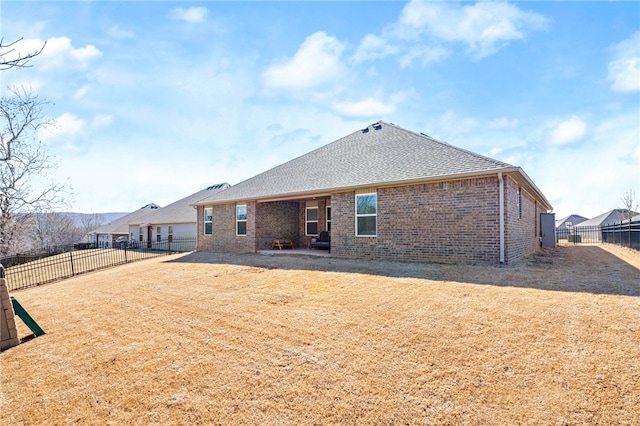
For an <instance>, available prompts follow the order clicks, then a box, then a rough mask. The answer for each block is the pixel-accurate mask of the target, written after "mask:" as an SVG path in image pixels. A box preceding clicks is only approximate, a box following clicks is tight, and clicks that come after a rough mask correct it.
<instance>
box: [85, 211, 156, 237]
mask: <svg viewBox="0 0 640 426" xmlns="http://www.w3.org/2000/svg"><path fill="white" fill-rule="evenodd" d="M159 208H160V206H159V205H157V204H154V203H150V204H147V205H146V206H144V207H142V208H140V209H138V210H135V211H133V212H131V213H129V214H127V215H124V216H122V217H120V218H118V219H116V220H114V221H112V222H109V223H107V224H106V225H102V226H100V227H98V228H96V229H94V230H93V231H91V232H90V233H91V234H124V235H129V222H130V221H135V220H137V218H139V217H142V216H146V215H147V214H149V212H150V211H153V210H157V209H159Z"/></svg>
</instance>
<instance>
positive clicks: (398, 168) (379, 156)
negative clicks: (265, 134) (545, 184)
mask: <svg viewBox="0 0 640 426" xmlns="http://www.w3.org/2000/svg"><path fill="white" fill-rule="evenodd" d="M498 172H505V173H508V172H514V173H519V174H520V175H521V176H522V177H523V178H524V181H526V183H527V185H528V186H529V188H532V190H533V191H534V192H535V193H536V195H537V196H538V197H539V198H540V199H541V200H542V202H543V204H545V207H547V208H548V209H550V208H551V205H550V204H549V202H548V201H547V200H546V198H545V197H544V195H543V194H542V193H541V192H540V191H539V190H538V188H537V187H536V186H535V185H534V184H533V182H531V180H530V179H529V178H528V176H527V175H526V174H525V173H524V172H523V171H522V169H520V168H519V167H514V166H511V165H510V164H507V163H503V162H501V161H497V160H494V159H491V158H488V157H485V156H482V155H479V154H476V153H473V152H471V151H467V150H464V149H461V148H457V147H455V146H452V145H449V144H447V143H444V142H440V141H437V140H435V139H433V138H431V137H429V136H427V135H424V134H421V133H414V132H412V131H409V130H405V129H402V128H400V127H398V126H396V125H393V124H389V123H385V122H382V121H379V122H377V123H374V124H373V125H371V126H368V127H366V128H365V129H362V130H358V131H356V132H354V133H352V134H350V135H348V136H345V137H343V138H341V139H338V140H337V141H335V142H332V143H330V144H328V145H324V146H322V147H320V148H318V149H316V150H314V151H311V152H309V153H307V154H305V155H302V156H300V157H298V158H295V159H293V160H291V161H288V162H286V163H284V164H282V165H280V166H277V167H275V168H273V169H270V170H267V171H266V172H264V173H261V174H259V175H257V176H254V177H252V178H250V179H248V180H245V181H244V182H241V183H239V184H237V185H234V186H232V187H231V188H229V189H227V190H226V191H223V192H220V193H218V194H214V195H212V196H210V197H207V198H205V199H203V200H201V201H200V202H198V203H195V205H205V204H216V203H224V202H231V201H239V200H269V199H286V198H294V197H304V196H305V195H316V194H323V193H327V194H328V193H330V192H335V191H336V190H350V189H356V188H365V187H368V186H381V185H401V184H409V183H414V182H416V183H417V182H425V181H436V180H444V179H451V178H461V177H472V176H479V175H483V174H485V175H486V174H488V173H498Z"/></svg>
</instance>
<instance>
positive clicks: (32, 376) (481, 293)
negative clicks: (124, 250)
mask: <svg viewBox="0 0 640 426" xmlns="http://www.w3.org/2000/svg"><path fill="white" fill-rule="evenodd" d="M12 295H13V296H15V297H16V298H17V299H18V300H19V301H20V302H21V304H22V305H23V306H24V307H25V308H26V309H27V310H28V311H29V312H30V313H31V315H32V316H33V317H34V318H35V319H36V320H37V321H38V323H39V324H40V325H41V326H42V327H43V328H44V329H45V331H46V332H47V334H46V335H44V336H41V337H37V338H34V339H31V340H29V341H27V342H24V343H23V344H21V345H19V346H17V347H15V348H12V349H10V350H7V351H5V352H3V353H2V354H0V368H1V370H2V371H1V379H0V385H1V389H0V413H1V416H2V420H1V422H2V423H3V424H10V425H19V424H29V425H30V424H67V423H79V424H100V425H102V424H141V425H146V424H162V425H165V424H240V425H242V424H260V425H298V424H385V425H388V424H438V425H440V424H456V425H459V424H473V425H475V424H496V425H501V424H504V425H513V424H535V425H539V424H540V425H577V424H580V425H582V424H589V425H591V424H593V425H595V424H601V425H613V424H616V425H624V424H627V425H634V424H635V425H637V424H640V362H639V360H640V330H639V327H640V254H638V253H637V252H632V251H629V250H621V249H616V248H606V249H605V248H601V247H576V246H572V247H559V248H557V249H553V250H546V251H543V252H541V253H540V254H538V255H536V256H534V257H531V258H529V259H527V260H526V261H523V262H521V263H520V264H517V265H508V266H495V267H483V266H475V267H460V266H451V265H433V264H412V263H399V262H397V263H393V262H372V261H346V260H338V259H332V258H312V257H307V256H305V257H295V256H290V255H288V256H287V255H285V256H264V255H236V256H231V255H213V254H207V253H194V254H189V255H175V256H170V257H163V258H159V259H153V260H147V261H141V262H138V263H132V264H127V265H123V266H120V267H117V268H113V269H109V270H106V271H102V272H96V273H91V274H87V275H82V276H78V277H75V278H72V279H68V280H65V281H62V282H58V283H55V284H50V285H46V286H41V287H37V288H31V289H28V290H23V291H15V292H13V293H12ZM19 327H20V329H19V331H20V334H21V336H23V337H24V336H27V335H28V334H29V330H28V329H27V328H26V327H25V326H24V325H23V324H22V323H21V322H19Z"/></svg>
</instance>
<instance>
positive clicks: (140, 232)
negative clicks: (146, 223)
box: [138, 226, 144, 242]
mask: <svg viewBox="0 0 640 426" xmlns="http://www.w3.org/2000/svg"><path fill="white" fill-rule="evenodd" d="M143 229H144V228H143V227H142V226H141V227H139V228H138V237H139V239H140V242H142V241H143V237H142V235H143V233H142V230H143Z"/></svg>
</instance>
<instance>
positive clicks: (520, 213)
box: [518, 188, 522, 219]
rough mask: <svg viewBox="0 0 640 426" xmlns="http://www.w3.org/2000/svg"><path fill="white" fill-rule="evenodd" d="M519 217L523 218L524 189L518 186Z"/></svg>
mask: <svg viewBox="0 0 640 426" xmlns="http://www.w3.org/2000/svg"><path fill="white" fill-rule="evenodd" d="M518 219H522V189H521V188H518Z"/></svg>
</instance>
